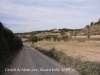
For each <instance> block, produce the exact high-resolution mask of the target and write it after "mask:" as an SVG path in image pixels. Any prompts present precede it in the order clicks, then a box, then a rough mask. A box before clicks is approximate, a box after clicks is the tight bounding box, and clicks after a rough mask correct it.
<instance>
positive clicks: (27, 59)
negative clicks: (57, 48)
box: [5, 45, 80, 75]
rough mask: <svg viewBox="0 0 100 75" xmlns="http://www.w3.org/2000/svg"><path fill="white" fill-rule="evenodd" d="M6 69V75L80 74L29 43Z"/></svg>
mask: <svg viewBox="0 0 100 75" xmlns="http://www.w3.org/2000/svg"><path fill="white" fill-rule="evenodd" d="M62 69H66V71H62ZM5 70H6V73H5V75H80V74H79V73H78V72H77V71H75V70H73V69H70V68H68V67H66V66H64V65H62V64H60V63H58V62H57V61H55V60H53V59H51V58H49V57H47V56H45V55H44V54H42V53H40V52H38V51H37V50H35V49H33V48H32V47H30V46H27V45H24V46H23V49H22V50H21V51H20V52H19V53H18V55H17V56H16V57H15V59H14V61H13V63H12V65H10V66H9V68H6V69H5ZM9 70H10V71H9ZM11 70H14V71H11Z"/></svg>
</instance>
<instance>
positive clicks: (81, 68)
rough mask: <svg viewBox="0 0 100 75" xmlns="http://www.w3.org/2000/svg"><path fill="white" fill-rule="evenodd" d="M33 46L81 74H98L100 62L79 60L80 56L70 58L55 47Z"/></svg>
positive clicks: (99, 74)
mask: <svg viewBox="0 0 100 75" xmlns="http://www.w3.org/2000/svg"><path fill="white" fill-rule="evenodd" d="M33 47H34V46H33ZM34 48H36V49H37V50H38V51H40V52H42V53H43V54H45V55H47V56H49V57H50V58H53V59H54V60H56V61H58V62H60V63H62V64H64V65H66V66H67V67H71V68H74V69H76V70H77V71H78V72H79V73H80V74H81V75H100V62H89V61H88V62H86V61H81V60H80V58H76V59H75V58H72V57H70V56H68V55H67V54H65V52H62V51H58V50H56V49H55V48H52V49H50V50H44V49H41V48H39V47H34Z"/></svg>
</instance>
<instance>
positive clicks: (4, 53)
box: [0, 22, 23, 75]
mask: <svg viewBox="0 0 100 75" xmlns="http://www.w3.org/2000/svg"><path fill="white" fill-rule="evenodd" d="M22 46H23V43H22V41H21V39H20V38H19V37H18V36H15V35H14V34H13V32H12V31H11V30H9V29H8V28H6V27H4V26H3V24H2V23H1V22H0V75H2V71H3V70H4V67H5V66H6V65H7V64H8V62H9V61H10V60H9V58H10V57H11V55H13V54H15V53H16V52H18V51H19V50H20V48H21V47H22Z"/></svg>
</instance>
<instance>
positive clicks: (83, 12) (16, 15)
mask: <svg viewBox="0 0 100 75" xmlns="http://www.w3.org/2000/svg"><path fill="white" fill-rule="evenodd" d="M98 19H100V0H0V21H1V22H2V23H4V25H5V26H6V27H8V28H9V29H11V30H12V31H13V32H14V33H20V32H31V31H37V30H48V29H59V28H68V29H78V28H84V27H85V26H86V25H89V24H90V23H91V22H96V21H98Z"/></svg>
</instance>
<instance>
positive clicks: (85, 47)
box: [34, 41, 100, 62]
mask: <svg viewBox="0 0 100 75" xmlns="http://www.w3.org/2000/svg"><path fill="white" fill-rule="evenodd" d="M34 45H35V46H36V47H40V48H42V49H45V50H50V49H51V48H52V47H54V48H56V49H57V50H58V51H59V50H62V51H63V52H65V53H66V54H67V55H68V56H71V57H73V58H77V57H82V58H81V60H82V61H91V62H94V61H96V62H100V46H99V45H100V42H53V41H39V42H37V43H35V44H34Z"/></svg>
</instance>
